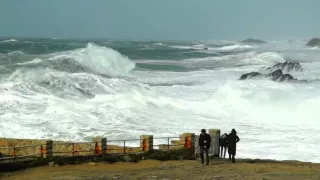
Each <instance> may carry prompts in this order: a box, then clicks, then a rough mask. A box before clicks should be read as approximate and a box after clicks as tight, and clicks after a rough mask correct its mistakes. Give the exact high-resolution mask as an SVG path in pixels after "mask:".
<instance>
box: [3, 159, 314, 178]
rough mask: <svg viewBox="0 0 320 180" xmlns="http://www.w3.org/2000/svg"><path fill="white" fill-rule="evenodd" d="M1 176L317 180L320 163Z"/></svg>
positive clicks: (100, 168)
mask: <svg viewBox="0 0 320 180" xmlns="http://www.w3.org/2000/svg"><path fill="white" fill-rule="evenodd" d="M0 179H5V180H23V179H28V180H37V179H41V180H44V179H57V180H64V179H68V180H69V179H77V180H78V179H79V180H80V179H87V180H89V179H92V180H93V179H94V180H96V179H97V180H103V179H125V180H127V179H146V180H149V179H150V180H153V179H163V180H164V179H173V180H175V179H217V180H237V179H241V180H251V179H252V180H253V179H254V180H271V179H272V180H286V179H288V180H304V179H307V180H319V179H320V165H319V164H311V163H301V162H259V163H245V162H237V163H236V164H232V163H229V162H227V161H225V160H212V163H211V164H210V165H209V166H203V167H202V166H201V165H200V162H199V161H190V160H189V161H167V162H160V161H155V160H144V161H141V162H139V163H133V164H132V163H114V164H106V163H86V164H80V165H64V166H57V165H48V166H42V167H36V168H30V169H27V170H23V171H17V172H13V173H2V174H0Z"/></svg>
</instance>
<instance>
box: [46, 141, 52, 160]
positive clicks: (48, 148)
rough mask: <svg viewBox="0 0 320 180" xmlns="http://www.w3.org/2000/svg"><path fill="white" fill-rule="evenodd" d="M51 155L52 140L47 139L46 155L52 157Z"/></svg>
mask: <svg viewBox="0 0 320 180" xmlns="http://www.w3.org/2000/svg"><path fill="white" fill-rule="evenodd" d="M52 156H53V141H52V140H48V141H46V157H52Z"/></svg>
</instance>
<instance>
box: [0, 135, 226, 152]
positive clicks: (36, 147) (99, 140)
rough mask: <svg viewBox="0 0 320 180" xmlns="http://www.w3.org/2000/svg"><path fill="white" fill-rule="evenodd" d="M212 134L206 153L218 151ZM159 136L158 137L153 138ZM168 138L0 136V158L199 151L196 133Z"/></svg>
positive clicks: (151, 136) (150, 136)
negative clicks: (88, 139) (156, 141)
mask: <svg viewBox="0 0 320 180" xmlns="http://www.w3.org/2000/svg"><path fill="white" fill-rule="evenodd" d="M209 134H210V135H211V137H212V140H213V141H212V145H211V148H210V154H212V155H217V154H219V136H220V130H215V129H209ZM157 139H159V138H157ZM166 139H170V141H169V142H168V143H167V144H158V145H154V143H153V140H154V138H153V135H141V136H140V138H139V139H136V140H135V142H136V144H137V145H139V144H140V145H139V146H138V147H131V146H127V145H125V143H126V142H131V143H132V142H134V141H132V140H129V141H124V140H123V141H118V142H121V143H122V142H123V143H124V145H116V143H115V142H116V141H107V139H106V138H103V137H95V138H93V139H92V142H68V141H52V140H45V139H42V140H36V139H14V138H0V152H1V153H2V155H3V157H19V156H39V157H47V156H87V155H93V154H96V155H101V154H122V153H139V152H146V151H150V150H152V149H154V147H157V149H159V150H173V149H183V148H187V149H194V150H195V155H196V156H197V155H198V154H199V146H198V136H196V135H195V134H194V133H183V134H181V135H180V136H179V137H171V138H163V140H166Z"/></svg>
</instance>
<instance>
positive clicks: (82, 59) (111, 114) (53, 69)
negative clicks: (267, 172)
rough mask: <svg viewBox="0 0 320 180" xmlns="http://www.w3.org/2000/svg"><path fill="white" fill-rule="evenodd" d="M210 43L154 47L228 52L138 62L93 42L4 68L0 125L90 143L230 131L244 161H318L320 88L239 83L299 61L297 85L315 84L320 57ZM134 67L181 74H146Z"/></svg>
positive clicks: (300, 49)
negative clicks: (302, 81)
mask: <svg viewBox="0 0 320 180" xmlns="http://www.w3.org/2000/svg"><path fill="white" fill-rule="evenodd" d="M202 43H205V42H202ZM210 44H212V42H210V43H207V44H195V45H192V44H190V45H185V44H184V45H168V44H166V43H153V44H151V45H150V47H152V48H154V47H153V46H154V45H155V46H160V47H162V46H170V48H171V49H178V50H179V53H181V54H182V53H184V52H180V50H184V49H192V50H199V49H200V50H202V49H203V47H206V46H209V48H208V50H207V51H208V52H212V53H213V54H214V53H215V52H221V51H228V52H230V53H229V54H226V55H223V56H210V55H209V54H210V53H207V52H206V53H207V55H205V56H206V57H190V58H184V59H183V60H179V61H178V60H174V59H160V60H159V59H152V57H150V58H149V59H146V58H145V59H135V60H132V59H130V58H129V57H128V56H127V55H126V54H121V53H120V52H118V51H116V50H114V49H111V48H110V47H102V46H99V45H96V44H93V43H90V44H88V45H87V46H86V47H83V48H77V49H74V50H67V51H61V52H54V53H48V54H43V55H39V56H37V57H36V58H31V59H29V60H27V61H23V62H17V63H15V62H11V64H10V66H9V65H6V64H4V65H3V67H4V68H6V69H8V72H9V73H4V74H3V76H2V78H1V87H0V119H1V120H0V128H1V129H3V130H4V131H1V132H0V136H2V137H15V138H52V139H61V140H74V141H77V140H78V141H83V140H88V139H90V138H91V137H93V136H105V137H108V139H130V138H138V136H139V135H142V134H153V135H154V136H155V137H164V136H177V135H179V134H180V133H183V132H194V133H197V134H198V133H199V131H200V129H202V128H206V129H209V128H218V129H221V130H222V132H223V133H224V132H230V131H231V129H232V128H235V129H236V130H237V132H238V135H239V137H240V142H239V143H238V148H237V150H238V151H237V157H239V158H270V159H279V160H282V159H296V160H303V161H313V162H320V153H318V151H317V149H320V145H319V143H318V139H319V138H320V135H319V132H320V121H319V120H318V116H319V112H318V108H317V107H318V106H319V105H320V91H319V90H318V89H319V88H320V82H318V81H314V82H310V83H306V84H299V83H279V82H273V81H270V80H267V79H259V80H246V81H239V80H238V79H239V77H240V76H241V74H244V73H248V72H251V71H259V70H262V69H264V68H266V67H270V66H273V65H274V64H275V63H278V62H284V61H285V60H288V59H290V60H292V61H296V62H302V63H301V65H302V67H303V68H304V71H302V72H292V73H291V72H290V74H292V75H293V76H294V77H295V78H298V79H307V80H317V79H319V76H320V70H319V68H320V60H318V59H319V57H320V51H319V50H318V49H316V48H308V47H304V45H301V43H296V44H286V43H283V42H282V43H276V45H277V46H275V44H273V45H261V46H255V47H253V46H251V45H241V44H239V43H238V44H234V45H230V44H227V45H225V46H221V47H210ZM152 48H151V49H152ZM155 48H156V47H155ZM239 49H240V50H246V51H241V52H240V51H239ZM145 51H150V50H145ZM170 52H171V50H170ZM10 57H11V56H10ZM137 63H138V64H140V65H141V64H143V65H145V66H146V65H148V66H157V65H167V66H179V67H180V68H184V70H183V71H174V70H166V69H146V68H139V67H137ZM66 67H70V68H66ZM71 67H72V68H71ZM10 68H11V69H10ZM156 143H157V142H156Z"/></svg>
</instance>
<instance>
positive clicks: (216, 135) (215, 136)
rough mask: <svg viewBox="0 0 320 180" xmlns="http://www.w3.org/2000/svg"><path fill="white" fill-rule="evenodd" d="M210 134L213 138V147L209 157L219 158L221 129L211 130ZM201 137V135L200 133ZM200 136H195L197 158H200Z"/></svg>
mask: <svg viewBox="0 0 320 180" xmlns="http://www.w3.org/2000/svg"><path fill="white" fill-rule="evenodd" d="M208 134H209V135H210V136H211V146H210V149H209V156H215V157H219V152H220V149H219V138H220V130H219V129H209V131H208ZM199 135H200V133H199ZM199 135H196V136H195V141H194V142H195V144H194V146H195V156H196V157H197V158H199V157H200V147H199Z"/></svg>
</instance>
